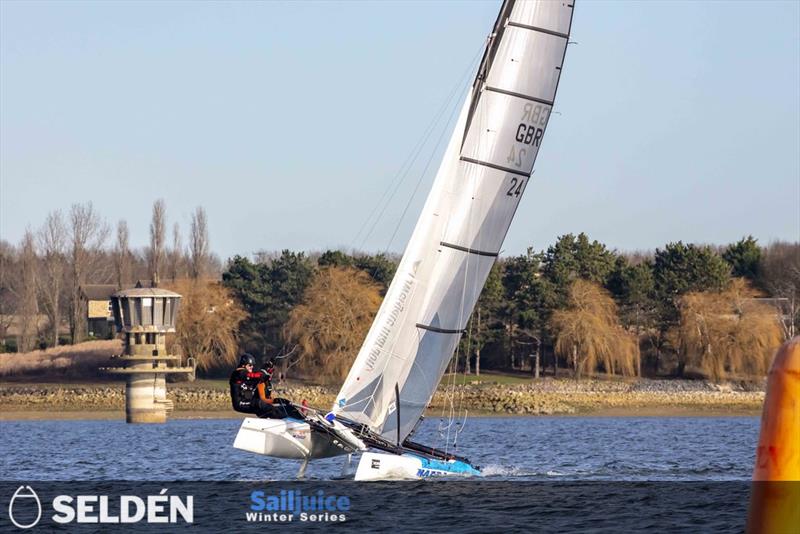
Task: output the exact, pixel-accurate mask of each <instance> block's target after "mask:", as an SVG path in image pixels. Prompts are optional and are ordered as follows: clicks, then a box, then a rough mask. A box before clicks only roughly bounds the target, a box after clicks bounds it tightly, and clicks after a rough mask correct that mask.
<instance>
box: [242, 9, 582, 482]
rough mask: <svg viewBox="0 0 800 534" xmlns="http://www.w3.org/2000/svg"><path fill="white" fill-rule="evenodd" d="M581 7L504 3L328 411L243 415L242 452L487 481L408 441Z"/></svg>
mask: <svg viewBox="0 0 800 534" xmlns="http://www.w3.org/2000/svg"><path fill="white" fill-rule="evenodd" d="M573 5H574V0H505V1H504V2H503V4H502V6H501V8H500V13H499V15H498V17H497V21H496V22H495V24H494V28H493V30H492V33H491V35H490V36H489V38H488V39H487V43H486V48H485V50H484V53H483V58H482V60H481V62H480V64H479V67H478V71H477V73H476V75H475V78H474V81H473V83H472V85H471V86H470V88H469V90H468V92H467V95H466V99H465V101H464V104H463V106H462V108H461V112H460V114H459V116H458V120H457V121H456V124H455V128H454V131H453V134H452V137H451V138H450V141H449V144H448V145H447V148H446V150H445V153H444V156H443V159H442V162H441V165H440V167H439V170H438V173H437V174H436V178H435V179H434V183H433V186H432V189H431V191H430V193H429V195H428V198H427V200H426V202H425V205H424V207H423V209H422V213H421V214H420V217H419V219H418V221H417V224H416V227H415V228H414V231H413V233H412V236H411V239H410V240H409V243H408V245H407V247H406V250H405V253H404V254H403V257H402V259H401V261H400V265H399V266H398V268H397V272H396V274H395V276H394V279H393V280H392V283H391V284H390V286H389V288H388V290H387V292H386V296H385V298H384V300H383V303H382V305H381V307H380V309H379V311H378V313H377V316H376V317H375V320H374V322H373V324H372V326H371V328H370V330H369V332H368V334H367V337H366V339H365V340H364V343H363V345H362V346H361V349H360V350H359V352H358V355H357V356H356V359H355V362H354V363H353V366H352V367H351V369H350V372H349V373H348V375H347V378H346V379H345V381H344V384H343V385H342V387H341V390H340V391H339V394H338V395H337V397H336V401H335V403H334V405H333V407H332V408H331V410H330V412H328V413H327V414H323V413H321V412H319V411H316V410H308V411H306V413H305V415H304V419H302V420H300V419H293V418H287V419H259V418H255V417H248V418H246V419H245V420H244V421H243V422H242V425H241V428H240V429H239V432H238V434H237V436H236V439H235V442H234V445H233V446H234V447H236V448H239V449H243V450H246V451H251V452H254V453H258V454H263V455H267V456H274V457H278V458H290V459H299V460H302V461H303V463H302V466H301V469H300V473H299V476H303V474H304V473H305V469H306V466H307V465H308V461H309V460H313V459H316V458H327V457H331V456H339V455H350V454H353V453H361V459H360V461H359V463H358V467H357V469H356V472H355V479H356V480H376V479H386V478H423V477H431V476H442V475H476V474H479V469H478V468H477V467H476V466H474V465H473V464H472V463H470V461H469V460H468V459H466V458H463V457H460V456H457V455H455V454H452V453H451V452H449V451H447V450H440V449H435V448H433V447H428V446H425V445H422V444H419V443H417V442H415V441H412V440H411V437H412V436H413V434H414V431H415V429H416V428H417V425H418V424H419V423H420V422H421V420H422V416H423V412H424V411H425V408H426V406H427V405H428V404H429V402H430V400H431V398H432V397H433V394H434V392H435V391H436V388H437V386H438V385H439V382H440V380H441V379H442V376H443V375H444V372H445V370H446V368H447V365H448V363H449V361H450V360H451V358H452V356H453V353H454V352H455V349H456V346H457V344H458V342H459V340H460V338H461V336H462V335H463V334H464V333H465V329H466V326H467V321H468V320H469V316H470V314H471V313H472V310H473V308H474V307H475V303H476V302H477V300H478V297H479V296H480V293H481V290H482V289H483V286H484V283H485V282H486V278H487V276H488V275H489V271H490V269H491V268H492V265H493V264H494V262H495V261H496V260H497V257H498V255H499V253H500V250H501V246H502V243H503V240H504V239H505V236H506V233H507V232H508V228H509V226H510V224H511V220H512V218H513V217H514V213H515V212H516V210H517V207H518V206H519V202H520V199H521V197H522V194H523V193H524V192H525V189H526V188H527V185H528V182H529V180H530V177H531V174H532V172H533V164H534V162H535V160H536V156H537V154H538V152H539V147H540V146H541V142H542V138H543V137H544V132H545V130H546V128H547V124H548V122H549V120H550V115H551V111H552V109H553V102H554V100H555V96H556V89H557V88H558V82H559V79H560V77H561V68H562V65H563V63H564V56H565V54H566V50H567V44H568V42H569V35H570V28H571V25H572V15H573Z"/></svg>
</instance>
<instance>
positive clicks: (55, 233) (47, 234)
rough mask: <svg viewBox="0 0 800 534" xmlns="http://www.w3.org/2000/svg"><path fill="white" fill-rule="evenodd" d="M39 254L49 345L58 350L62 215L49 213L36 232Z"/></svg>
mask: <svg viewBox="0 0 800 534" xmlns="http://www.w3.org/2000/svg"><path fill="white" fill-rule="evenodd" d="M38 239H39V250H40V251H41V255H42V273H41V276H40V277H39V292H40V294H41V296H42V305H43V307H44V312H45V314H47V319H48V321H49V323H50V324H49V326H50V336H51V339H50V342H51V343H52V345H53V346H54V347H57V346H58V326H59V325H60V324H61V297H62V293H63V289H64V267H65V266H66V264H67V258H66V256H67V228H66V226H65V225H64V217H63V216H62V215H61V211H59V210H56V211H51V212H50V213H49V214H48V215H47V218H46V219H45V221H44V225H43V226H42V228H41V229H40V230H39V234H38Z"/></svg>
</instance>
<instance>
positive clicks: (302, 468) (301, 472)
mask: <svg viewBox="0 0 800 534" xmlns="http://www.w3.org/2000/svg"><path fill="white" fill-rule="evenodd" d="M307 467H308V456H306V457H305V458H304V459H303V463H302V464H300V470H299V471H298V472H297V478H306V468H307Z"/></svg>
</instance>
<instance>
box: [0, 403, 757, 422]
mask: <svg viewBox="0 0 800 534" xmlns="http://www.w3.org/2000/svg"><path fill="white" fill-rule="evenodd" d="M6 408H7V406H3V407H2V410H0V422H12V421H92V420H94V421H114V420H119V421H124V420H125V410H66V411H60V412H53V411H49V410H47V411H45V410H24V409H23V410H7V409H6ZM440 415H441V414H440V413H429V414H427V415H426V417H427V418H428V419H435V418H438V417H439V416H440ZM759 416H761V410H760V409H740V410H724V409H714V410H707V409H701V408H681V407H669V408H664V407H644V408H600V409H597V410H595V411H590V412H585V413H571V414H552V415H515V414H502V413H490V412H484V413H470V414H469V417H481V418H483V417H508V418H515V417H545V418H547V417H630V418H637V417H647V418H651V417H699V418H703V417H759ZM244 417H245V414H241V413H238V412H234V411H233V410H229V411H225V410H214V411H212V410H208V411H199V410H178V411H175V412H173V413H172V414H170V416H169V419H171V420H178V421H182V420H196V419H243V418H244Z"/></svg>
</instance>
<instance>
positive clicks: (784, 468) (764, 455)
mask: <svg viewBox="0 0 800 534" xmlns="http://www.w3.org/2000/svg"><path fill="white" fill-rule="evenodd" d="M747 532H748V533H765V534H766V533H784V532H800V336H797V337H795V338H793V339H792V340H790V341H787V342H786V343H784V344H783V345H782V346H781V347H780V348H779V349H778V353H777V354H776V355H775V359H774V360H773V362H772V366H771V367H770V370H769V376H768V378H767V395H766V398H765V399H764V411H763V412H762V414H761V434H760V436H759V439H758V447H757V448H756V463H755V467H754V469H753V486H752V490H751V493H750V510H749V513H748V519H747Z"/></svg>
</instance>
